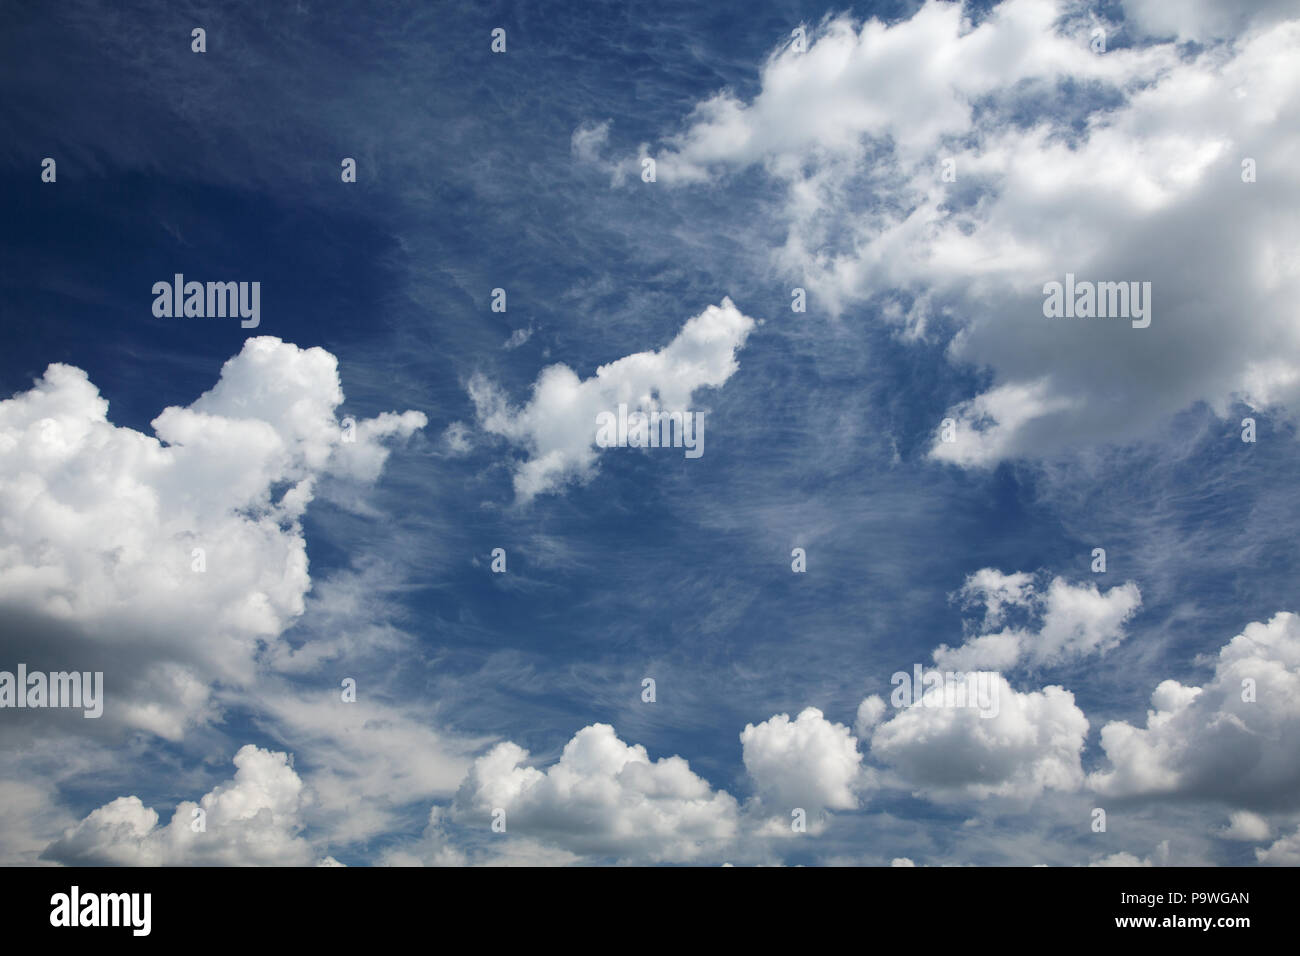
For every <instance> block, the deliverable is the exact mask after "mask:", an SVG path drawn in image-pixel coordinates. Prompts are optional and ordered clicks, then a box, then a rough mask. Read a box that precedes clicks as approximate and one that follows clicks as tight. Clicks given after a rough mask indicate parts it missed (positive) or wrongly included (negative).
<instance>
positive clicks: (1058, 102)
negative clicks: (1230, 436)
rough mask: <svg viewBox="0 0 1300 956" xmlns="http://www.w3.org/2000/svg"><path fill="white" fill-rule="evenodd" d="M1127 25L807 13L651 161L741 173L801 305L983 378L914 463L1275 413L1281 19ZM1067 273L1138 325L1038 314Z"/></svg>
mask: <svg viewBox="0 0 1300 956" xmlns="http://www.w3.org/2000/svg"><path fill="white" fill-rule="evenodd" d="M1127 6H1128V8H1129V11H1130V13H1131V15H1132V17H1131V20H1132V22H1131V24H1126V25H1125V27H1124V28H1127V27H1130V26H1131V27H1132V28H1133V30H1134V32H1136V33H1137V34H1138V35H1139V36H1140V37H1144V38H1145V39H1143V40H1142V42H1139V43H1136V44H1134V43H1130V42H1125V40H1126V39H1128V40H1131V39H1133V37H1131V36H1130V37H1128V38H1125V37H1124V36H1123V32H1122V30H1123V29H1124V28H1121V27H1120V25H1117V24H1111V23H1105V22H1102V21H1098V20H1096V19H1095V17H1094V16H1093V15H1091V14H1088V13H1087V12H1084V11H1082V10H1080V9H1079V8H1078V7H1077V5H1074V4H1070V3H1068V2H1065V0H1006V2H1004V3H1000V4H998V5H997V6H995V7H994V8H993V9H992V10H990V11H988V13H987V15H986V16H983V17H982V18H980V19H979V22H978V23H973V22H971V21H970V20H968V19H967V18H966V16H965V11H964V9H963V5H962V4H956V3H946V2H939V0H930V2H927V3H925V4H924V5H923V6H921V7H920V8H919V9H918V10H917V11H916V13H915V14H914V15H913V16H911V17H910V18H908V19H905V20H899V21H897V22H895V23H892V24H890V25H885V24H884V23H881V22H879V21H876V20H871V21H868V22H865V23H857V22H855V21H853V20H851V19H850V18H847V17H838V18H834V19H831V20H829V21H827V22H825V23H823V24H822V25H821V26H820V27H819V28H817V29H815V30H812V31H810V35H809V46H808V48H807V50H806V51H804V52H800V51H799V50H797V49H796V48H795V45H794V44H793V43H787V44H786V45H785V46H784V47H783V48H782V49H780V50H778V51H777V52H776V53H774V54H773V55H772V56H771V57H770V58H769V60H768V61H767V63H766V64H765V66H764V67H763V69H762V73H761V77H760V83H761V88H760V90H759V92H758V93H757V94H756V95H755V96H754V97H753V99H752V100H749V101H744V100H742V99H740V98H738V97H737V96H736V95H735V94H733V93H731V92H729V91H724V92H721V93H718V94H717V95H715V96H713V97H712V98H710V99H708V100H707V101H704V102H702V103H700V104H699V105H698V106H697V107H696V109H695V110H694V112H693V114H692V115H691V116H689V117H688V119H687V121H686V123H685V126H684V128H683V129H682V130H681V131H680V132H679V133H677V134H676V135H674V136H670V137H668V138H667V140H666V142H665V143H664V144H663V148H661V149H658V150H656V151H655V157H656V159H657V161H658V179H659V181H660V182H661V183H664V184H667V185H670V186H671V185H672V184H674V183H676V184H679V185H683V184H685V185H690V184H702V183H712V182H716V181H718V180H719V179H720V178H723V177H726V176H727V175H728V174H730V173H734V172H736V171H738V170H743V169H745V168H747V167H759V168H761V169H763V170H764V171H765V172H766V174H767V175H768V176H769V178H770V180H771V181H772V182H773V183H774V184H775V185H776V186H777V188H778V190H779V192H780V195H781V196H782V197H783V198H782V205H781V210H780V214H781V216H782V217H783V219H784V225H785V226H786V237H787V238H786V241H785V244H784V246H783V247H781V248H779V249H777V250H774V257H775V259H776V261H777V263H778V265H779V266H781V267H783V268H784V269H785V270H786V271H787V272H788V273H790V274H792V275H794V276H797V277H799V279H800V281H801V283H802V284H803V285H806V286H808V287H809V288H810V289H811V290H812V293H813V298H812V301H813V303H814V306H816V305H818V304H820V306H821V307H823V308H826V309H828V310H830V311H832V312H839V311H841V310H842V309H844V308H845V307H846V306H847V305H849V304H852V303H866V304H870V305H873V306H875V307H877V309H878V311H879V314H881V315H882V316H884V317H885V319H886V320H887V321H896V322H898V323H899V326H900V330H901V331H902V332H903V334H905V335H906V336H909V337H919V336H926V335H929V334H933V333H935V332H936V331H937V330H940V329H941V328H945V327H946V328H948V329H951V330H953V334H952V338H951V341H950V345H949V356H950V358H951V359H952V360H953V361H954V362H959V363H970V364H973V365H976V366H981V367H987V368H989V369H991V370H992V371H993V373H994V378H993V382H992V384H991V386H990V387H989V388H988V389H987V390H986V391H983V392H981V393H980V394H978V395H976V396H974V397H973V398H971V399H970V400H968V401H966V402H963V403H960V404H958V405H957V406H955V407H953V408H951V409H949V411H948V415H949V416H950V417H952V418H954V419H955V420H956V421H957V424H958V427H957V440H956V441H954V442H941V441H939V440H938V439H937V438H936V441H935V444H934V445H933V447H932V449H931V454H932V455H933V457H935V458H936V459H939V460H943V461H948V462H953V463H956V464H959V465H962V466H984V465H989V464H992V463H994V462H996V461H999V460H1002V459H1006V458H1011V457H1022V456H1035V455H1040V454H1050V453H1052V452H1054V451H1055V450H1057V449H1060V448H1062V447H1064V446H1065V445H1066V444H1067V443H1068V444H1069V445H1070V446H1077V444H1078V443H1079V442H1080V441H1111V440H1126V439H1129V438H1132V437H1134V436H1136V435H1138V434H1141V433H1143V432H1144V431H1146V430H1148V429H1150V428H1151V427H1153V426H1154V425H1155V424H1156V423H1158V422H1162V421H1165V420H1166V419H1167V417H1168V416H1169V415H1170V414H1172V413H1173V412H1176V411H1177V410H1180V409H1182V408H1185V407H1188V406H1189V405H1191V404H1193V403H1194V402H1196V401H1198V400H1204V401H1206V402H1208V403H1210V404H1211V405H1212V407H1214V408H1215V409H1216V410H1218V411H1220V412H1221V413H1222V412H1225V411H1226V409H1227V404H1228V403H1229V402H1230V401H1231V400H1233V399H1234V398H1243V399H1245V400H1247V401H1249V402H1252V403H1254V404H1257V405H1261V406H1267V405H1279V406H1283V407H1289V408H1290V409H1291V410H1292V411H1294V410H1295V408H1296V407H1297V400H1298V399H1300V326H1297V324H1296V323H1295V322H1294V318H1293V316H1294V303H1295V301H1296V300H1297V298H1300V269H1297V268H1296V266H1295V263H1294V256H1292V255H1290V251H1291V250H1293V249H1294V248H1296V246H1297V245H1300V222H1298V221H1297V220H1296V218H1295V217H1294V216H1290V215H1288V211H1289V210H1291V209H1294V208H1296V206H1297V205H1300V169H1298V168H1297V166H1296V164H1295V163H1294V162H1293V160H1292V153H1293V143H1292V136H1291V130H1293V129H1295V128H1296V126H1297V124H1298V123H1300V60H1297V58H1296V57H1295V56H1294V50H1295V49H1296V48H1297V46H1300V19H1295V10H1294V5H1289V6H1288V5H1285V4H1281V3H1278V4H1266V5H1259V6H1258V9H1255V7H1256V6H1257V5H1251V7H1252V9H1251V10H1249V11H1240V12H1226V11H1222V10H1219V9H1217V8H1219V7H1221V5H1216V4H1202V3H1199V2H1195V3H1193V2H1191V0H1188V2H1185V3H1182V4H1180V5H1169V4H1163V3H1155V2H1147V0H1141V2H1133V0H1130V2H1129V4H1127ZM1283 17H1291V19H1289V20H1284V19H1282V18H1283ZM1099 26H1100V27H1101V28H1102V29H1104V30H1106V31H1107V32H1108V34H1109V38H1110V43H1109V45H1108V47H1107V48H1106V50H1105V52H1094V49H1093V46H1092V41H1093V30H1094V29H1095V28H1097V27H1099ZM1175 34H1183V35H1192V36H1198V37H1200V38H1201V39H1203V40H1205V41H1207V42H1206V43H1205V44H1204V45H1203V46H1201V47H1198V48H1188V47H1181V48H1180V47H1179V46H1178V45H1177V44H1176V43H1175V42H1174V35H1175ZM1152 36H1154V37H1156V38H1157V39H1151V37H1152ZM1216 38H1222V39H1216ZM900 78H906V81H905V82H900ZM607 139H608V127H607V126H601V125H597V126H587V127H584V128H582V129H581V130H579V132H578V133H577V134H575V137H574V152H575V155H576V156H578V157H579V158H580V159H586V160H588V161H592V162H603V161H604V160H602V159H601V153H602V150H603V148H604V144H605V142H606V140H607ZM643 152H644V150H643ZM1247 160H1250V161H1251V163H1253V168H1254V169H1255V171H1256V175H1255V181H1253V182H1246V181H1243V163H1244V162H1245V161H1247ZM948 161H951V163H950V164H949V163H948ZM623 165H627V166H629V167H634V165H635V164H634V162H633V161H631V160H629V161H628V162H627V163H625V164H623ZM945 170H947V171H950V172H952V173H955V179H952V177H951V176H950V177H949V180H951V181H945V178H944V172H945ZM1067 272H1068V273H1073V274H1075V275H1076V276H1077V277H1078V278H1079V279H1083V280H1090V281H1145V282H1150V283H1151V286H1152V300H1153V301H1152V313H1151V318H1152V321H1151V325H1150V327H1149V328H1145V329H1134V328H1132V327H1130V324H1129V322H1128V321H1126V320H1123V319H1119V320H1117V319H1068V320H1067V319H1047V318H1045V317H1044V315H1043V311H1042V306H1043V286H1044V284H1045V283H1047V282H1051V281H1062V280H1063V279H1064V276H1065V274H1066V273H1067ZM1232 315H1248V316H1250V317H1251V320H1250V322H1248V323H1241V322H1230V321H1225V320H1224V316H1232ZM940 320H941V321H940ZM945 334H946V333H945Z"/></svg>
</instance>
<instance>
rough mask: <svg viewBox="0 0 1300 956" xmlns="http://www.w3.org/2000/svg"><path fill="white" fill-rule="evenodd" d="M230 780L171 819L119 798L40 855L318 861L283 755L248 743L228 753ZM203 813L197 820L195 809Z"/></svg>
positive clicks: (191, 861)
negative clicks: (232, 766) (306, 837)
mask: <svg viewBox="0 0 1300 956" xmlns="http://www.w3.org/2000/svg"><path fill="white" fill-rule="evenodd" d="M235 767H236V768H238V769H237V770H236V771H235V776H234V779H232V780H231V781H229V782H228V783H225V784H222V785H220V786H218V787H216V788H215V789H213V790H212V791H211V792H210V793H208V794H206V795H205V796H204V797H203V798H202V799H201V800H200V801H199V802H198V803H193V802H191V801H188V800H187V801H185V802H183V803H181V804H180V805H179V806H177V808H176V812H175V813H174V814H173V815H172V819H171V822H170V823H169V824H167V826H165V827H160V826H158V813H157V812H156V811H155V810H153V809H151V808H149V807H146V806H145V805H144V804H143V803H142V802H141V800H140V798H139V797H118V798H117V799H116V800H114V801H113V802H112V803H108V804H105V805H104V806H102V807H100V808H99V809H98V810H95V811H94V812H92V813H91V814H90V815H89V816H87V817H86V818H85V819H84V820H82V821H81V822H80V823H78V824H77V825H76V826H74V827H72V828H71V829H69V830H68V831H67V832H66V833H64V835H63V837H62V838H61V839H59V840H58V841H56V842H55V843H53V844H52V845H51V846H50V847H49V848H48V849H47V850H46V851H45V854H44V856H45V858H46V859H51V860H56V861H58V862H60V863H64V864H67V865H70V866H178V865H179V866H306V865H311V864H312V863H314V862H317V860H316V858H315V855H314V854H313V851H312V849H311V847H310V845H309V844H308V843H307V841H306V840H304V839H303V838H302V837H301V836H300V835H299V831H300V830H301V828H302V824H301V820H300V811H301V810H302V807H303V806H304V804H305V799H306V798H305V794H304V792H303V786H302V781H301V780H299V779H298V775H297V774H296V773H294V770H293V767H292V766H291V765H290V762H289V758H288V756H287V755H286V754H283V753H274V752H271V751H268V750H262V749H260V748H258V747H254V746H253V745H252V744H249V745H247V746H245V747H243V748H241V749H240V751H239V753H237V754H235ZM198 809H201V810H202V811H203V817H202V820H203V824H202V828H201V829H196V826H198V823H197V821H198V820H199V819H200V817H199V816H198V815H196V814H195V810H198Z"/></svg>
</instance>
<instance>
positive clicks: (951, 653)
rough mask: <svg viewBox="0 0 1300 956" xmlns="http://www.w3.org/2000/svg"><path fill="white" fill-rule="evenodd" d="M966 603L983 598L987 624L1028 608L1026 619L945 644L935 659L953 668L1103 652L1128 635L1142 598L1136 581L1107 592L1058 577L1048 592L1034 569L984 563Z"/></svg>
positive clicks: (969, 585) (1005, 666) (966, 591)
mask: <svg viewBox="0 0 1300 956" xmlns="http://www.w3.org/2000/svg"><path fill="white" fill-rule="evenodd" d="M960 593H961V596H962V598H963V601H964V602H965V603H966V604H968V605H969V604H972V603H983V604H984V606H985V613H984V620H983V625H982V626H983V628H989V627H997V626H1001V625H1002V624H1003V623H1004V620H1005V618H1006V617H1007V614H1008V612H1009V611H1012V610H1020V611H1022V612H1024V615H1023V616H1025V617H1026V619H1027V620H1026V623H1025V624H1024V625H1022V626H1018V627H1006V628H1003V629H1002V630H1000V631H992V632H988V633H981V634H976V635H975V636H973V637H970V638H968V639H967V640H966V642H965V643H964V644H962V645H961V646H960V647H956V648H952V647H949V646H948V645H947V644H941V645H939V647H938V648H937V649H936V650H935V652H934V662H935V664H936V665H938V666H939V667H942V668H946V669H949V670H957V671H973V670H997V671H1004V670H1009V669H1010V668H1012V667H1014V666H1016V665H1017V664H1022V663H1023V664H1029V665H1032V666H1036V667H1048V666H1052V665H1055V664H1059V663H1062V662H1064V661H1067V660H1070V659H1076V658H1080V657H1086V656H1088V655H1091V654H1101V653H1105V652H1106V651H1108V650H1110V649H1111V648H1113V647H1115V646H1116V645H1117V644H1118V643H1119V642H1120V641H1122V640H1123V639H1124V637H1125V632H1124V625H1125V623H1126V622H1127V621H1128V619H1129V618H1130V617H1132V616H1133V614H1134V613H1135V612H1136V611H1137V609H1138V607H1140V606H1141V604H1142V593H1141V591H1139V590H1138V587H1137V585H1136V584H1134V583H1133V582H1132V581H1129V582H1126V583H1125V584H1122V585H1117V586H1115V587H1112V588H1111V589H1110V590H1109V591H1106V592H1104V593H1103V592H1102V591H1101V590H1099V589H1098V587H1097V585H1095V584H1086V585H1082V584H1081V585H1076V584H1070V583H1069V582H1068V581H1066V580H1065V579H1064V578H1060V577H1057V578H1053V579H1052V582H1051V583H1050V584H1049V585H1048V587H1047V590H1046V592H1040V591H1038V590H1036V589H1035V587H1034V585H1033V575H1030V574H1027V573H1024V572H1021V573H1018V574H1007V575H1004V574H1002V573H1001V572H1000V571H997V570H995V569H994V568H983V569H981V570H979V571H977V572H975V573H974V574H972V575H970V576H969V577H968V578H967V579H966V583H965V584H964V585H963V587H962V589H961V592H960Z"/></svg>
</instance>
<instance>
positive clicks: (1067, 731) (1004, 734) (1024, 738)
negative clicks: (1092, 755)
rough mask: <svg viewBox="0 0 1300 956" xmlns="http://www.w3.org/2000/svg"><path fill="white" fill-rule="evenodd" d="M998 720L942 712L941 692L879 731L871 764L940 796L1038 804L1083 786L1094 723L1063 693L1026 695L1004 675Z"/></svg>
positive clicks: (999, 682)
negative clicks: (1048, 793) (1048, 794)
mask: <svg viewBox="0 0 1300 956" xmlns="http://www.w3.org/2000/svg"><path fill="white" fill-rule="evenodd" d="M987 677H988V678H989V679H990V680H992V681H993V682H995V684H996V693H997V696H996V701H997V708H996V713H995V714H994V715H993V716H987V717H982V716H980V713H981V711H980V710H979V709H977V708H975V707H957V706H943V705H942V703H941V702H942V692H941V691H940V690H937V689H936V690H931V691H929V692H927V695H926V697H925V698H923V699H922V701H919V702H917V703H914V704H913V705H912V706H910V707H907V708H905V709H903V710H900V711H899V713H898V714H897V716H895V717H893V718H892V719H890V720H888V721H885V722H884V723H882V724H880V725H879V726H878V727H877V728H876V730H875V732H874V733H873V734H872V737H871V755H872V757H874V758H876V759H878V760H880V761H883V762H884V763H886V764H888V765H889V766H890V767H891V768H892V769H893V770H894V772H895V773H897V775H898V776H899V778H900V779H901V780H902V781H903V783H904V784H905V785H907V786H910V787H914V788H915V789H917V790H920V791H923V792H926V793H928V794H930V795H933V796H937V797H946V796H953V795H966V796H973V797H977V798H984V797H988V796H1005V797H1016V798H1029V797H1035V796H1037V795H1038V794H1040V793H1042V792H1043V791H1044V790H1046V789H1053V790H1062V791H1072V790H1077V789H1078V788H1079V786H1080V785H1081V784H1082V783H1083V779H1084V778H1083V768H1082V766H1081V764H1080V759H1079V758H1080V754H1081V753H1082V751H1083V742H1084V738H1085V737H1086V735H1087V733H1088V720H1087V718H1085V717H1084V715H1083V711H1081V710H1080V709H1079V708H1078V707H1077V706H1075V703H1074V695H1073V694H1071V693H1070V692H1069V691H1067V690H1065V689H1063V688H1061V687H1045V688H1043V689H1042V690H1041V691H1032V692H1028V693H1020V692H1018V691H1016V690H1014V689H1013V688H1012V687H1011V685H1010V684H1008V683H1007V681H1006V679H1005V678H1004V677H1002V675H1001V674H988V675H987Z"/></svg>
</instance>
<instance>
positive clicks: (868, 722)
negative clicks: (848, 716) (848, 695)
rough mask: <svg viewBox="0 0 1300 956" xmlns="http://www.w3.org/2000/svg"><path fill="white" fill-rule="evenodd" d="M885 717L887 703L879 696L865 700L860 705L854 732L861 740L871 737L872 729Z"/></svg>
mask: <svg viewBox="0 0 1300 956" xmlns="http://www.w3.org/2000/svg"><path fill="white" fill-rule="evenodd" d="M884 715H885V701H884V700H883V699H882V698H881V697H880V696H879V695H877V694H872V695H871V696H870V697H867V698H864V699H863V701H862V703H860V704H858V714H857V719H855V720H854V722H853V732H854V733H855V734H857V736H858V737H860V738H866V737H868V736H870V735H871V728H873V727H875V726H876V724H878V723H880V718H881V717H883V716H884Z"/></svg>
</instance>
